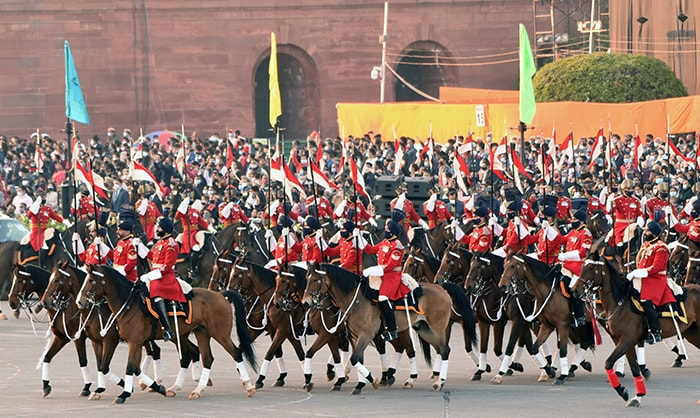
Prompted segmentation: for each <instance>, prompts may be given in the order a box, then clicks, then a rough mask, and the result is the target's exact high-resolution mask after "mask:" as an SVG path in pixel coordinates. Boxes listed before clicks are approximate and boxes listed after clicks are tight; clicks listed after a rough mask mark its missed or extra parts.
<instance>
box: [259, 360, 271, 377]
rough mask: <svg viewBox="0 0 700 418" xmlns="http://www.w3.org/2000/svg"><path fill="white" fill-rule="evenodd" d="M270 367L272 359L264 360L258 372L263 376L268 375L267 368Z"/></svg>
mask: <svg viewBox="0 0 700 418" xmlns="http://www.w3.org/2000/svg"><path fill="white" fill-rule="evenodd" d="M269 368H270V360H263V364H262V366H260V373H258V374H259V375H261V376H267V369H269Z"/></svg>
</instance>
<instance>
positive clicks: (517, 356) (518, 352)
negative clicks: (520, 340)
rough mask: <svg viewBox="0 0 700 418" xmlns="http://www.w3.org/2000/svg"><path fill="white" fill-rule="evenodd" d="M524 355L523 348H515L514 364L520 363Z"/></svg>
mask: <svg viewBox="0 0 700 418" xmlns="http://www.w3.org/2000/svg"><path fill="white" fill-rule="evenodd" d="M522 355H523V347H516V348H515V354H514V355H513V361H514V362H516V363H517V362H519V361H520V356H522Z"/></svg>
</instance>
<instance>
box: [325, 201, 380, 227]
mask: <svg viewBox="0 0 700 418" xmlns="http://www.w3.org/2000/svg"><path fill="white" fill-rule="evenodd" d="M355 207H357V209H355ZM350 209H353V210H355V214H356V216H357V221H356V220H355V217H353V218H352V219H351V221H353V222H355V223H358V224H359V223H360V222H368V221H369V218H371V217H372V216H371V215H370V214H369V212H367V209H365V205H363V204H362V202H360V201H359V200H358V201H357V203H356V204H355V203H352V202H348V201H347V200H346V201H345V207H344V208H343V215H342V216H341V218H343V219H348V212H349V211H350ZM333 219H338V216H336V214H335V212H334V213H333Z"/></svg>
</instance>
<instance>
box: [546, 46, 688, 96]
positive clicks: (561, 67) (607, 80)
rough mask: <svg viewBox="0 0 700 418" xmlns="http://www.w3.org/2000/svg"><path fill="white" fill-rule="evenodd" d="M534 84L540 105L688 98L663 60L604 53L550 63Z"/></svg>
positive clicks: (683, 88) (685, 91)
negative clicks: (561, 102) (559, 102)
mask: <svg viewBox="0 0 700 418" xmlns="http://www.w3.org/2000/svg"><path fill="white" fill-rule="evenodd" d="M533 84H534V87H535V97H536V98H537V101H538V102H557V101H574V102H598V103H624V102H642V101H646V100H657V99H667V98H670V97H681V96H687V95H688V90H687V89H686V88H685V86H684V85H683V83H682V82H681V81H680V80H679V79H678V78H677V77H676V75H675V73H674V72H673V71H672V70H671V69H670V68H669V67H668V66H667V65H666V64H665V63H664V62H663V61H660V60H658V59H656V58H652V57H647V56H645V55H629V54H606V53H604V52H601V53H597V54H586V55H578V56H575V57H570V58H565V59H562V60H559V61H557V62H554V63H550V64H547V65H545V66H544V67H542V68H541V69H540V70H539V71H537V73H536V74H535V77H534V78H533Z"/></svg>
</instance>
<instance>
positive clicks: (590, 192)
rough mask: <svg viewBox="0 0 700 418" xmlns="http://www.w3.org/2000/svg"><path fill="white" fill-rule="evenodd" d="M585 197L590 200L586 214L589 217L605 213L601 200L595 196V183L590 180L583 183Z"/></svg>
mask: <svg viewBox="0 0 700 418" xmlns="http://www.w3.org/2000/svg"><path fill="white" fill-rule="evenodd" d="M583 190H584V197H586V198H587V199H588V205H587V206H586V212H587V214H588V216H591V215H593V214H594V213H596V212H598V211H599V210H600V211H605V207H604V206H603V204H602V203H601V202H600V199H598V197H597V196H596V195H595V194H594V193H595V183H594V182H592V181H590V180H588V181H584V182H583Z"/></svg>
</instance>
